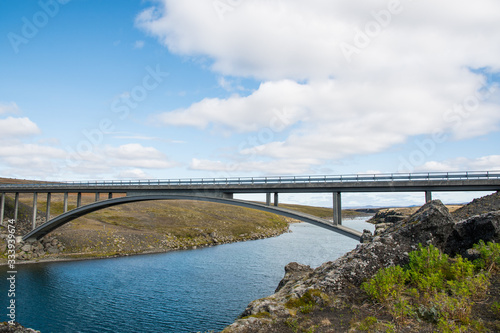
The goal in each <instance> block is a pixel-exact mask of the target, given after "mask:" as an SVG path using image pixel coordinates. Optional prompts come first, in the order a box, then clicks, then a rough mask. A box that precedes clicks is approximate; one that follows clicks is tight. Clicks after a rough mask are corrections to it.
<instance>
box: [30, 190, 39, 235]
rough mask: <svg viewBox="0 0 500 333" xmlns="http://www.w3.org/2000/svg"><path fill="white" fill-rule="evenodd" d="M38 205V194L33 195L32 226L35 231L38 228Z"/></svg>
mask: <svg viewBox="0 0 500 333" xmlns="http://www.w3.org/2000/svg"><path fill="white" fill-rule="evenodd" d="M37 204H38V193H36V192H35V193H33V216H32V220H31V221H32V223H31V226H32V228H33V230H34V229H35V228H36V216H37Z"/></svg>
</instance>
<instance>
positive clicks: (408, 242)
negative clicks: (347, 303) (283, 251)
mask: <svg viewBox="0 0 500 333" xmlns="http://www.w3.org/2000/svg"><path fill="white" fill-rule="evenodd" d="M388 216H390V215H388ZM370 236H371V235H369V234H368V233H366V234H363V239H364V241H365V243H362V244H359V245H358V246H357V247H356V249H354V250H352V251H351V252H349V253H347V254H345V255H344V256H342V257H340V258H338V259H337V260H335V261H333V262H327V263H324V264H323V265H321V266H320V267H318V268H316V269H315V270H311V269H310V268H309V266H305V265H300V264H297V263H291V264H289V265H287V267H286V269H285V270H286V274H285V277H284V278H283V280H282V281H281V282H280V285H279V286H278V288H277V289H276V293H275V294H273V295H271V296H269V297H266V298H263V299H260V300H256V301H253V302H252V303H250V304H249V305H248V307H247V309H246V310H245V312H244V313H243V316H251V317H250V318H244V319H240V320H238V321H236V322H235V323H234V324H232V325H231V326H229V327H227V328H226V329H225V330H224V332H267V328H268V327H270V326H269V325H271V323H272V322H273V320H276V319H278V318H282V319H283V318H287V316H290V315H291V313H289V310H288V309H287V308H286V306H285V303H286V302H287V301H288V300H290V299H293V298H300V297H302V296H303V295H304V294H305V293H306V292H307V291H308V290H317V291H320V292H324V293H326V294H328V295H337V296H340V297H342V295H345V294H346V293H347V292H348V291H349V290H352V289H351V287H355V288H358V287H359V286H360V285H361V284H362V283H363V282H364V281H366V280H368V279H370V278H371V277H372V276H373V275H374V274H375V273H376V272H377V271H378V270H379V269H380V268H383V267H388V266H393V265H401V266H403V265H405V264H407V263H408V260H409V257H408V254H409V252H411V251H414V250H417V249H418V246H419V244H422V245H423V246H428V245H430V244H432V245H434V246H435V247H437V248H439V249H440V250H442V251H444V252H446V253H448V254H451V255H454V254H457V253H458V254H462V255H463V256H466V257H470V258H474V256H477V253H475V252H474V250H471V249H470V248H471V247H472V245H473V244H475V243H478V242H479V240H481V239H482V240H484V241H493V240H495V241H499V240H500V211H499V212H491V213H488V214H484V215H481V216H474V217H473V218H470V219H468V220H465V221H463V222H460V223H455V220H454V219H453V217H452V216H451V215H450V213H449V211H448V209H447V208H446V207H445V206H444V205H443V204H442V203H441V201H439V200H433V201H431V202H429V203H427V204H425V205H424V206H422V207H421V208H420V209H419V210H418V211H417V212H416V213H414V214H413V215H412V216H410V217H408V218H406V219H404V220H403V221H400V222H397V223H394V224H392V225H390V226H389V227H388V228H387V229H386V230H385V231H383V232H381V234H379V235H376V236H371V237H370ZM264 312H265V314H266V315H265V318H264V319H261V318H260V317H261V315H262V314H263V313H264ZM259 323H260V324H259Z"/></svg>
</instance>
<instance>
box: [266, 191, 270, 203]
mask: <svg viewBox="0 0 500 333" xmlns="http://www.w3.org/2000/svg"><path fill="white" fill-rule="evenodd" d="M266 206H271V193H266Z"/></svg>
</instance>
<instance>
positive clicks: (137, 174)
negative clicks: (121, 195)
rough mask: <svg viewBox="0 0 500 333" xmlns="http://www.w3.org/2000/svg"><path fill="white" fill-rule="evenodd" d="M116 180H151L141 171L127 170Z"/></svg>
mask: <svg viewBox="0 0 500 333" xmlns="http://www.w3.org/2000/svg"><path fill="white" fill-rule="evenodd" d="M118 178H120V179H149V178H152V177H151V176H150V175H148V174H147V173H145V172H144V170H141V169H127V170H123V171H121V172H120V173H119V175H118Z"/></svg>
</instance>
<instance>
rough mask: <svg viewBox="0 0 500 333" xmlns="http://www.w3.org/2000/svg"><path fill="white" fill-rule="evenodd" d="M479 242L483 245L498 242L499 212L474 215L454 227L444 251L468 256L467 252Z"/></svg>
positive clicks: (499, 235)
mask: <svg viewBox="0 0 500 333" xmlns="http://www.w3.org/2000/svg"><path fill="white" fill-rule="evenodd" d="M480 240H483V241H484V242H485V243H486V242H490V241H496V242H498V241H499V240H500V211H496V212H490V213H487V214H483V215H476V216H473V217H471V218H469V219H468V220H464V221H462V222H459V223H457V224H456V225H454V226H453V230H452V232H451V233H450V235H449V236H448V239H447V240H446V246H445V248H444V251H445V252H446V253H448V254H456V253H458V254H460V255H462V256H469V254H468V253H467V250H468V249H470V248H472V246H473V245H474V244H477V243H478V242H479V241H480Z"/></svg>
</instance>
